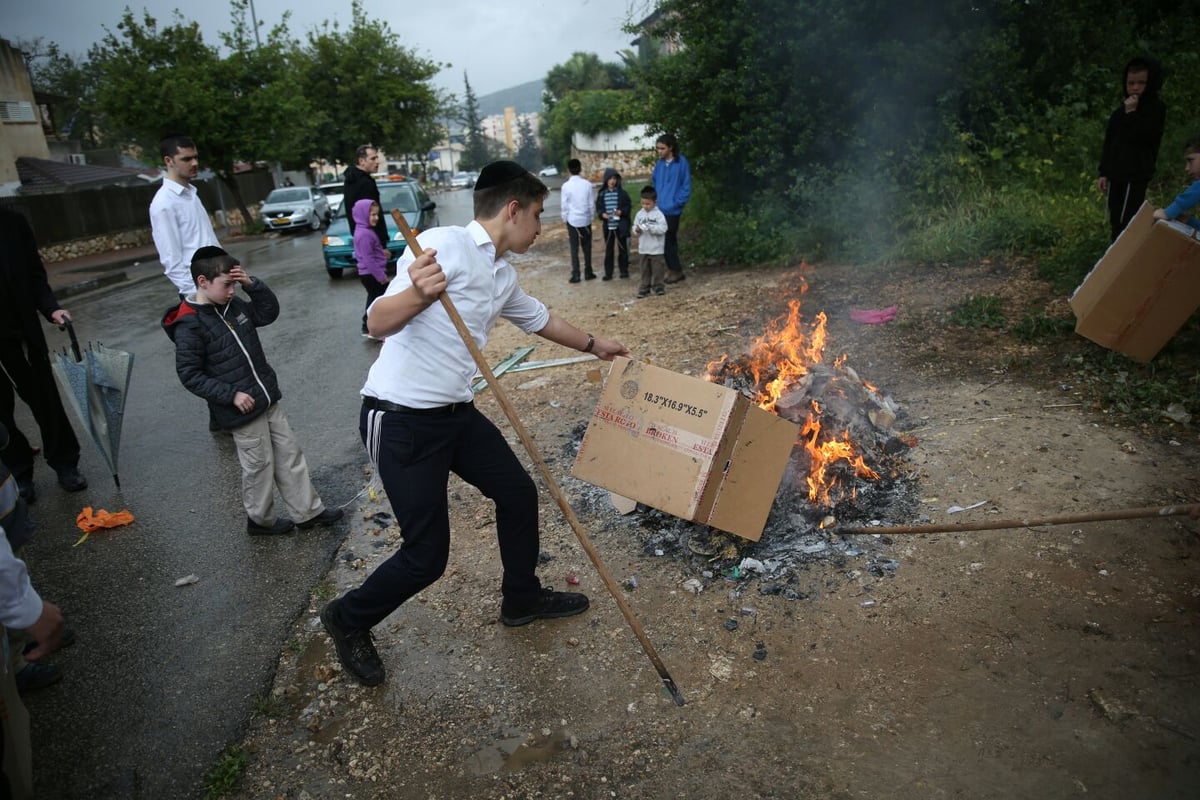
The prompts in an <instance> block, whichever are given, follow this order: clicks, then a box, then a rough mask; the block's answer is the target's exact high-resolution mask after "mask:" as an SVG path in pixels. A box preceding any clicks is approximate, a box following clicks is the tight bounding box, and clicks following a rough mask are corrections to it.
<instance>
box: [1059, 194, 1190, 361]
mask: <svg viewBox="0 0 1200 800" xmlns="http://www.w3.org/2000/svg"><path fill="white" fill-rule="evenodd" d="M1153 214H1154V208H1153V207H1152V206H1150V205H1149V204H1145V203H1143V204H1142V207H1141V208H1140V209H1138V213H1137V215H1136V216H1134V218H1133V220H1132V221H1131V222H1130V223H1129V225H1128V227H1126V228H1125V230H1124V231H1122V232H1121V235H1120V236H1118V237H1117V240H1116V241H1115V242H1113V243H1112V245H1111V246H1110V247H1109V248H1108V251H1107V252H1105V254H1104V255H1103V256H1102V257H1101V258H1100V260H1099V261H1098V262H1096V266H1095V267H1093V268H1092V271H1091V272H1090V273H1088V276H1087V277H1086V278H1084V279H1083V283H1081V284H1080V285H1079V288H1078V289H1076V290H1075V293H1074V294H1073V295H1071V300H1070V303H1071V310H1073V311H1074V312H1075V318H1076V324H1075V332H1076V333H1078V334H1079V335H1080V336H1085V337H1087V338H1088V339H1091V340H1092V341H1093V342H1095V343H1096V344H1098V345H1101V346H1102V347H1107V348H1108V349H1110V350H1115V351H1117V352H1118V353H1124V354H1125V355H1127V356H1129V357H1130V358H1133V359H1136V360H1137V361H1143V362H1145V361H1149V360H1150V359H1152V358H1154V356H1156V355H1157V354H1158V351H1159V350H1161V349H1162V348H1163V345H1165V344H1166V343H1167V342H1169V341H1170V340H1171V337H1172V336H1174V335H1175V333H1176V332H1177V331H1178V330H1179V328H1180V327H1181V326H1182V325H1183V323H1185V322H1187V320H1188V317H1190V316H1191V315H1192V314H1193V313H1194V312H1195V311H1196V309H1197V308H1200V239H1197V235H1196V231H1195V229H1193V228H1190V227H1188V226H1187V225H1184V224H1182V223H1178V222H1167V221H1166V220H1155V219H1154V217H1153Z"/></svg>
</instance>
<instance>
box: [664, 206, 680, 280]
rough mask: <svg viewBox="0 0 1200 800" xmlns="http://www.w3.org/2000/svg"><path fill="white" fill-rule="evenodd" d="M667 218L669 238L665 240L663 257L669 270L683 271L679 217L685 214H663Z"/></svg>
mask: <svg viewBox="0 0 1200 800" xmlns="http://www.w3.org/2000/svg"><path fill="white" fill-rule="evenodd" d="M663 216H664V217H666V218H667V238H666V239H665V240H663V259H664V260H665V261H666V262H667V270H668V271H670V272H679V273H682V272H683V265H682V264H680V263H679V218H680V217H682V216H683V214H682V213H679V214H663Z"/></svg>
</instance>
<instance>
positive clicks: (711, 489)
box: [571, 358, 799, 541]
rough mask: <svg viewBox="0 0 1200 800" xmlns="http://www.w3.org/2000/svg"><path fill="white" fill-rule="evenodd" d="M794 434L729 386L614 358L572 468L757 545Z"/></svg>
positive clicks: (793, 427)
mask: <svg viewBox="0 0 1200 800" xmlns="http://www.w3.org/2000/svg"><path fill="white" fill-rule="evenodd" d="M798 435H799V426H798V425H796V424H794V423H792V422H789V421H788V420H785V419H781V418H779V417H777V416H775V415H774V414H771V413H768V412H766V411H763V410H762V409H761V408H759V407H758V406H756V405H754V404H753V403H752V402H750V401H749V400H747V399H746V398H745V397H743V396H742V395H741V393H739V392H737V391H735V390H733V389H729V388H726V387H724V386H721V385H720V384H716V383H710V382H708V381H705V380H701V379H699V378H689V377H687V376H686V375H679V374H678V373H674V372H671V371H670V370H666V369H662V368H661V367H654V366H651V365H649V364H645V363H642V362H640V361H631V360H629V359H627V358H617V359H615V360H614V361H613V363H612V367H611V369H610V370H609V373H608V378H607V380H606V381H605V384H604V389H603V391H602V392H601V395H600V402H599V403H598V404H597V405H596V410H595V412H594V413H593V414H592V419H591V422H590V423H589V424H588V429H587V432H586V433H585V434H584V437H583V444H581V445H580V448H579V455H578V457H577V458H576V459H575V466H574V468H573V469H572V470H571V474H572V475H574V476H575V477H576V478H579V479H580V480H584V481H588V482H589V483H593V484H595V485H597V486H602V487H604V488H605V489H609V490H611V491H613V492H616V493H618V494H621V495H624V496H626V497H631V498H633V499H635V500H637V501H639V502H642V503H645V504H646V505H648V506H650V507H652V508H657V509H658V510H660V511H665V512H667V513H668V514H674V515H675V516H677V517H682V518H683V519H687V520H691V521H693V522H699V523H701V524H704V525H711V526H713V527H714V528H720V529H721V530H723V531H729V532H730V533H735V534H737V535H738V536H741V537H743V538H746V539H750V540H752V541H758V539H759V537H761V536H762V530H763V526H764V525H766V522H767V515H768V513H770V511H771V506H772V504H773V503H774V502H775V493H776V491H777V490H778V488H779V481H780V478H782V477H783V472H784V469H785V468H786V467H787V463H788V458H789V457H790V456H791V453H792V446H793V444H794V443H795V441H796V438H797V437H798Z"/></svg>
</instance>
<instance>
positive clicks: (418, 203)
mask: <svg viewBox="0 0 1200 800" xmlns="http://www.w3.org/2000/svg"><path fill="white" fill-rule="evenodd" d="M378 186H379V201H380V202H379V204H380V206H382V208H383V218H384V220H385V221H386V222H387V229H388V245H387V249H388V261H389V263H392V264H394V263H395V261H396V259H397V258H399V257H400V254H401V253H403V252H404V248H405V247H407V246H408V243H407V242H405V241H404V236H403V235H402V234H401V233H400V228H399V227H398V226H397V225H396V221H395V220H394V219H392V209H393V208H398V209H400V211H402V212H403V213H404V221H405V222H407V223H408V225H409V227H410V228H412V229H413V232H414V233H419V232H421V231H423V230H425V229H427V228H436V227H437V226H438V216H437V203H435V202H434V201H433V200H431V199H430V197H429V195H428V194H426V193H425V189H424V188H423V187H422V186H421V184H419V183H417V182H416V181H414V180H403V181H380V182H378ZM349 213H350V209H349V208H347V207H346V204H345V203H343V204H342V208H341V210H340V211H339V212H338V215H337V216H336V217H335V218H334V220H333V222H331V223H330V224H329V228H328V229H327V230H326V231H325V237H324V238H323V239H321V249H322V251H323V252H324V255H325V271H326V272H328V273H329V277H330V278H333V279H335V280H336V279H338V278H341V277H342V270H345V269H352V270H356V271H357V266H356V265H357V262H356V261H355V260H354V240H353V239H351V238H350V220H349V219H347V215H348V214H349Z"/></svg>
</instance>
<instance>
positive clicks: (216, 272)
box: [162, 247, 342, 534]
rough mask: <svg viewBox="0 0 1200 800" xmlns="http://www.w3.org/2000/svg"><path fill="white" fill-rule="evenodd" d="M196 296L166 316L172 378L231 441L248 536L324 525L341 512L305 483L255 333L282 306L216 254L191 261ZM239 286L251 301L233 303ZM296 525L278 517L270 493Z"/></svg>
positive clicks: (201, 253)
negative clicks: (280, 500) (202, 402)
mask: <svg viewBox="0 0 1200 800" xmlns="http://www.w3.org/2000/svg"><path fill="white" fill-rule="evenodd" d="M192 279H193V280H195V282H196V293H195V294H194V295H193V296H192V297H189V298H187V299H185V300H184V301H183V302H181V303H180V304H179V305H178V306H177V307H175V308H172V309H170V310H169V311H168V312H167V314H166V315H165V316H164V317H163V321H162V324H163V328H165V329H166V331H167V335H168V336H170V337H171V340H172V341H173V342H175V371H176V372H177V373H178V374H179V380H180V381H182V383H183V386H184V388H186V389H187V390H188V391H189V392H191V393H192V394H195V395H198V396H200V397H203V398H204V399H205V400H207V401H208V407H209V410H210V413H211V415H212V419H213V420H214V421H215V422H216V424H217V425H218V426H219V427H220V428H221V429H222V430H228V431H230V432H231V433H232V434H233V441H234V444H236V445H237V453H238V461H240V462H241V464H242V505H244V506H245V508H246V517H247V520H246V532H247V533H250V534H278V533H287V532H289V531H290V530H292V528H293V527H295V526H296V525H297V524H298V525H299V526H300V527H301V528H309V527H312V526H313V525H328V524H330V523H333V522H336V521H337V520H339V519H341V518H342V510H341V509H338V508H334V509H330V508H325V505H324V504H323V503H322V502H321V498H320V497H318V496H317V492H316V490H315V489H314V488H313V485H312V481H311V480H310V479H309V476H308V464H307V463H306V462H305V460H304V453H303V452H301V450H300V445H299V444H298V443H297V442H296V437H295V436H294V435H293V434H292V429H291V427H290V426H289V425H288V421H287V418H286V417H284V415H283V411H281V410H280V408H279V399H280V397H281V394H280V391H279V382H278V381H277V380H276V379H275V370H273V369H271V365H270V364H268V363H267V357H266V356H265V355H264V354H263V349H262V344H261V343H260V342H259V340H258V331H257V328H258V327H260V326H262V325H270V324H271V323H272V322H274V321H275V320H276V319H277V318H278V317H279V301H278V300H276V299H275V294H274V293H273V292H272V291H271V290H270V289H268V288H267V285H266V284H265V283H263V282H262V281H261V280H259V279H258V278H251V277H250V276H249V275H247V274H246V272H245V270H243V269H242V267H241V265H240V264H238V261H237V259H235V258H234V257H233V256H231V255H229V254H228V253H226V252H225V251H224V250H222V249H221V248H219V247H201V248H200V249H199V250H197V251H196V254H195V256H193V258H192ZM238 284H241V286H242V288H244V289H245V290H246V293H247V294H248V295H250V302H248V303H247V302H246V301H245V300H242V299H239V298H237V297H234V294H235V293H236V292H237V287H238ZM276 487H278V489H279V494H280V495H281V496H282V497H283V501H284V503H286V504H287V505H288V506H289V507H290V508H291V510H292V513H293V514H294V515H295V516H296V517H297V518H298V519H300V520H302V521H301V522H299V523H295V522H293V521H292V520H291V519H289V518H287V517H279V518H276V516H275V510H274V496H275V489H276Z"/></svg>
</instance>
